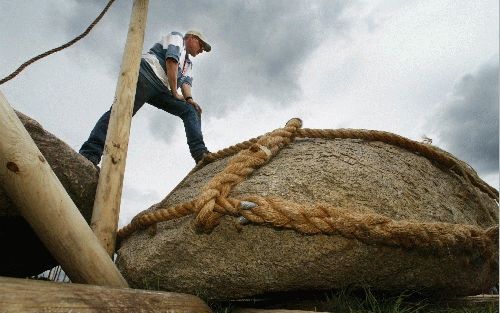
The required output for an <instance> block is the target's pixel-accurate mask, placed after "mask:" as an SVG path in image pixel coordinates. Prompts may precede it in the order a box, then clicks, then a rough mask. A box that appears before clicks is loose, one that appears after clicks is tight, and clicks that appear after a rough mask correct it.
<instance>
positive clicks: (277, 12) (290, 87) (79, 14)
mask: <svg viewBox="0 0 500 313" xmlns="http://www.w3.org/2000/svg"><path fill="white" fill-rule="evenodd" d="M71 3H72V7H73V8H72V9H71V10H70V11H68V10H67V11H66V12H64V10H59V11H57V12H58V13H59V14H65V15H66V18H65V20H67V25H65V29H66V31H67V33H68V37H71V36H75V35H76V34H79V33H80V32H82V31H83V30H84V29H85V28H86V27H87V26H88V24H89V23H90V22H91V21H92V20H93V19H94V18H95V17H96V16H97V15H98V14H99V12H100V11H101V10H102V8H103V7H104V6H105V4H106V3H107V1H75V0H74V1H73V2H71ZM347 3H348V1H346V0H337V1H333V0H319V1H298V0H290V1H288V0H287V1H285V0H280V1H277V0H275V1H269V0H266V1H264V0H254V1H250V0H240V1H235V0H219V1H215V0H214V1H189V0H188V1H159V0H158V1H154V0H151V1H150V2H149V11H148V24H147V28H146V37H145V42H144V48H143V51H147V50H148V49H149V47H151V46H152V45H153V44H154V43H155V42H156V41H158V40H159V39H160V38H161V36H162V35H164V34H166V33H168V32H170V31H173V30H178V31H181V32H185V31H187V30H190V29H197V30H201V31H202V32H203V33H204V34H205V36H206V37H207V38H208V39H210V43H211V44H212V47H213V50H212V52H210V53H207V54H203V55H201V56H200V57H197V58H195V59H194V60H193V61H194V69H193V73H194V75H193V76H194V82H193V96H194V98H195V99H196V100H197V101H198V102H199V104H200V105H201V106H202V108H203V109H204V116H205V118H207V117H210V116H219V117H220V116H223V115H225V113H227V112H228V110H231V108H234V107H237V106H240V105H241V104H242V102H243V101H244V99H245V98H246V97H248V96H249V95H252V96H253V97H255V98H256V99H257V103H255V109H256V110H258V107H259V105H261V104H260V103H258V101H259V100H265V102H267V103H272V104H273V105H275V106H286V105H287V104H290V103H291V102H292V101H293V100H295V99H296V98H297V97H298V96H299V95H300V94H301V86H300V84H299V78H300V77H299V75H301V73H300V71H301V66H302V64H304V63H305V62H306V61H309V58H310V57H311V55H312V53H313V52H314V51H315V50H316V49H317V48H318V46H319V45H320V44H321V43H322V41H323V40H326V39H327V38H332V37H339V36H343V34H344V33H345V32H346V31H347V30H348V25H349V22H348V21H346V20H345V19H344V18H342V14H343V11H344V9H345V8H346V6H347ZM350 3H352V2H350ZM131 7H132V5H131V3H129V1H116V2H115V3H114V4H113V5H112V7H111V8H110V10H109V11H108V13H107V14H106V15H105V16H104V18H103V19H102V21H101V22H100V23H99V24H98V25H97V26H96V27H95V29H94V30H93V31H92V32H91V33H90V35H89V36H88V38H85V39H84V41H82V43H81V44H79V46H78V47H77V48H76V49H74V50H73V51H72V53H73V55H74V56H75V58H76V60H75V62H76V63H77V64H78V65H80V66H85V67H87V66H92V67H96V68H99V69H102V68H105V69H106V72H107V73H109V75H111V77H116V76H117V75H118V71H119V66H120V63H121V56H122V53H123V47H124V42H125V38H126V35H127V28H128V23H129V18H130V12H131ZM57 12H56V13H57ZM332 57H334V55H333V52H332ZM304 75H306V76H307V75H310V76H313V75H314V73H307V70H306V73H305V74H304ZM163 117H164V115H163V114H161V115H159V117H158V118H155V119H152V120H151V121H150V123H151V125H150V129H151V130H152V131H153V130H154V132H155V134H158V131H157V130H158V129H161V130H162V131H161V132H160V133H161V137H162V138H163V139H164V140H166V141H168V140H169V139H170V138H172V137H171V136H170V135H169V134H171V133H172V130H173V127H171V126H168V125H170V124H166V123H163V122H162V119H163ZM177 122H179V121H177Z"/></svg>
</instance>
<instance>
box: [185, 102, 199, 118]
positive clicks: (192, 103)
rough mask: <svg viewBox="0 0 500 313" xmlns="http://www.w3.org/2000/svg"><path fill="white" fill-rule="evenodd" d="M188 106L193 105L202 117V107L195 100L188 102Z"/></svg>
mask: <svg viewBox="0 0 500 313" xmlns="http://www.w3.org/2000/svg"><path fill="white" fill-rule="evenodd" d="M186 102H187V103H188V104H190V105H192V106H193V108H194V109H195V110H196V112H198V115H201V112H202V110H201V107H200V106H199V105H198V103H196V101H194V100H193V98H190V99H189V100H188V101H186Z"/></svg>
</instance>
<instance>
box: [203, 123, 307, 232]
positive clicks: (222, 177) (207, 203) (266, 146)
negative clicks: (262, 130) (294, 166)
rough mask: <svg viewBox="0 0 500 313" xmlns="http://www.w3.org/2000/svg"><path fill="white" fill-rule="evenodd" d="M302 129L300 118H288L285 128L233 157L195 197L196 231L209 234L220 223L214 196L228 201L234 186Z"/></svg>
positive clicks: (267, 135) (265, 136)
mask: <svg viewBox="0 0 500 313" xmlns="http://www.w3.org/2000/svg"><path fill="white" fill-rule="evenodd" d="M301 126H302V121H301V120H300V119H298V118H294V119H291V120H289V121H288V122H287V123H286V125H285V127H284V128H279V129H276V130H274V131H272V132H270V133H268V134H266V135H264V136H262V137H260V138H259V139H258V140H257V142H256V143H253V144H252V145H251V146H250V147H249V148H248V149H246V150H242V151H240V152H239V153H238V154H237V155H236V156H234V157H233V158H232V159H231V160H230V161H229V164H228V165H227V167H226V168H225V169H224V170H223V171H222V172H220V173H219V174H217V175H215V176H214V177H213V178H212V180H211V181H210V182H208V184H207V185H206V187H205V188H204V190H203V191H202V193H201V195H200V197H199V198H198V202H197V207H196V209H197V212H198V214H197V215H196V217H195V222H194V225H195V228H196V229H197V230H198V231H200V232H205V233H208V232H211V231H212V230H213V228H214V227H216V226H217V225H218V224H219V220H220V218H221V217H222V215H223V214H221V213H220V212H217V211H216V210H215V204H216V201H215V200H214V199H215V198H216V197H217V198H219V199H220V198H227V196H228V195H229V193H230V192H231V190H232V188H233V187H234V186H236V185H237V184H238V183H240V182H242V181H243V180H244V179H245V178H246V177H248V176H249V175H250V174H251V173H253V171H255V170H256V169H257V168H259V167H261V166H262V165H264V164H266V163H267V162H268V161H269V160H270V159H271V158H272V157H274V156H275V155H276V154H277V153H278V152H279V151H280V150H281V149H282V148H283V147H284V146H286V145H287V144H289V143H290V142H291V141H292V140H293V139H294V138H295V136H296V132H297V130H298V129H299V128H300V127H301ZM223 207H224V206H223ZM226 207H227V206H226ZM232 212H233V211H232Z"/></svg>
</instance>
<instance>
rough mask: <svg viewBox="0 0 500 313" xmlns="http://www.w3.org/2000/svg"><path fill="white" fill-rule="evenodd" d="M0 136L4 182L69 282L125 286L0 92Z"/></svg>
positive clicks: (0, 171)
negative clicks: (69, 279) (66, 275)
mask: <svg viewBox="0 0 500 313" xmlns="http://www.w3.org/2000/svg"><path fill="white" fill-rule="evenodd" d="M0 138H2V140H0V184H2V186H3V188H4V190H5V191H6V192H7V195H8V196H9V197H10V199H11V200H12V202H13V203H14V204H15V205H16V207H17V208H18V209H19V211H20V213H21V215H22V216H23V217H24V219H25V220H26V221H27V222H28V223H29V224H30V225H31V227H32V228H33V230H34V231H35V232H36V234H37V235H38V237H39V238H40V240H41V241H42V242H43V243H44V244H45V246H46V247H47V249H48V250H49V251H50V252H51V254H52V255H53V256H54V258H55V259H56V260H57V261H58V262H59V264H61V266H62V267H63V269H64V271H65V272H66V273H67V274H68V276H69V277H70V278H71V280H72V281H73V282H82V283H89V284H95V285H108V286H114V287H126V286H127V282H126V281H125V279H124V278H123V276H122V275H121V274H120V272H119V271H118V269H117V268H116V267H115V264H114V263H113V261H112V260H111V258H110V257H109V255H108V254H107V253H106V251H105V250H104V249H103V248H102V247H101V245H100V243H99V241H98V240H97V238H96V237H95V235H94V233H93V232H92V230H91V229H90V227H89V226H88V225H87V223H86V222H85V219H84V218H83V217H82V215H81V214H80V212H79V211H78V209H77V207H76V205H75V204H74V202H73V201H72V200H71V198H70V197H69V195H68V193H67V192H66V190H64V187H63V186H62V184H61V182H60V181H59V180H58V179H57V176H56V175H55V174H54V172H53V171H52V169H51V167H50V166H49V164H48V163H47V161H46V160H45V157H44V156H43V155H42V153H41V152H40V150H39V149H38V148H37V146H36V145H35V143H34V142H33V139H31V137H30V135H29V134H28V131H27V130H26V129H25V128H24V126H23V124H22V123H21V121H20V120H19V118H18V117H17V115H16V114H15V112H14V110H13V109H12V107H11V106H10V105H9V103H8V102H7V99H6V98H5V97H4V95H3V93H1V92H0Z"/></svg>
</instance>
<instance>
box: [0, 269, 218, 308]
mask: <svg viewBox="0 0 500 313" xmlns="http://www.w3.org/2000/svg"><path fill="white" fill-rule="evenodd" d="M0 308H1V309H0V311H1V312H3V313H10V312H24V313H35V312H47V313H50V312H117V313H118V312H131V313H132V312H133V313H136V312H151V313H155V312H170V313H188V312H197V313H211V312H212V311H211V310H210V308H209V307H208V306H207V305H206V304H205V302H203V300H201V299H200V298H198V297H196V296H192V295H188V294H181V293H172V292H159V291H146V290H137V289H120V288H109V287H99V286H89V285H80V284H68V283H54V282H46V281H35V280H27V279H18V278H5V277H0Z"/></svg>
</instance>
